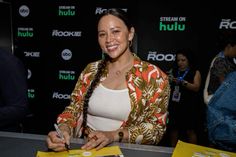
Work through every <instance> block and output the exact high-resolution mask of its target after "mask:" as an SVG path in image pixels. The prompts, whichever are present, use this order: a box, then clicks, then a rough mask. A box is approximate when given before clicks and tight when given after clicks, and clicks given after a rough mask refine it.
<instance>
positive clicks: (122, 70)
mask: <svg viewBox="0 0 236 157" xmlns="http://www.w3.org/2000/svg"><path fill="white" fill-rule="evenodd" d="M132 64H133V62H131V61H130V62H128V63H127V64H125V65H124V66H122V67H121V68H119V69H118V70H114V72H113V73H114V74H115V76H116V77H118V76H120V75H122V74H123V73H125V72H127V71H128V70H129V69H130V68H131V65H132Z"/></svg>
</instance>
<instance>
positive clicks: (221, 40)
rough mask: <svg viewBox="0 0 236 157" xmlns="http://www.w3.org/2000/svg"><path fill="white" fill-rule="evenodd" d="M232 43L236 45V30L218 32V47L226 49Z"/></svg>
mask: <svg viewBox="0 0 236 157" xmlns="http://www.w3.org/2000/svg"><path fill="white" fill-rule="evenodd" d="M228 44H230V45H231V46H234V45H236V30H224V31H219V32H218V39H217V48H218V49H219V50H224V48H225V47H226V46H227V45H228Z"/></svg>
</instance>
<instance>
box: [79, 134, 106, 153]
mask: <svg viewBox="0 0 236 157" xmlns="http://www.w3.org/2000/svg"><path fill="white" fill-rule="evenodd" d="M88 138H89V139H88V142H87V143H86V144H85V145H83V146H82V147H81V148H82V149H85V150H90V149H93V148H96V150H99V149H101V148H103V147H105V146H106V145H108V144H109V143H110V141H111V140H110V139H109V135H108V133H106V132H93V133H90V134H89V136H88Z"/></svg>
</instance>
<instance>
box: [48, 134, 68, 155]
mask: <svg viewBox="0 0 236 157" xmlns="http://www.w3.org/2000/svg"><path fill="white" fill-rule="evenodd" d="M62 134H63V136H64V139H61V138H60V137H59V136H58V134H57V132H56V131H50V132H49V133H48V136H47V139H46V142H47V146H48V148H49V149H51V150H53V151H65V150H67V149H66V147H65V143H66V144H68V145H69V144H70V135H69V133H68V132H67V131H62Z"/></svg>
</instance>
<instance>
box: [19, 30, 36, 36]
mask: <svg viewBox="0 0 236 157" xmlns="http://www.w3.org/2000/svg"><path fill="white" fill-rule="evenodd" d="M17 36H18V37H33V36H34V33H33V32H30V31H18V32H17Z"/></svg>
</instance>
